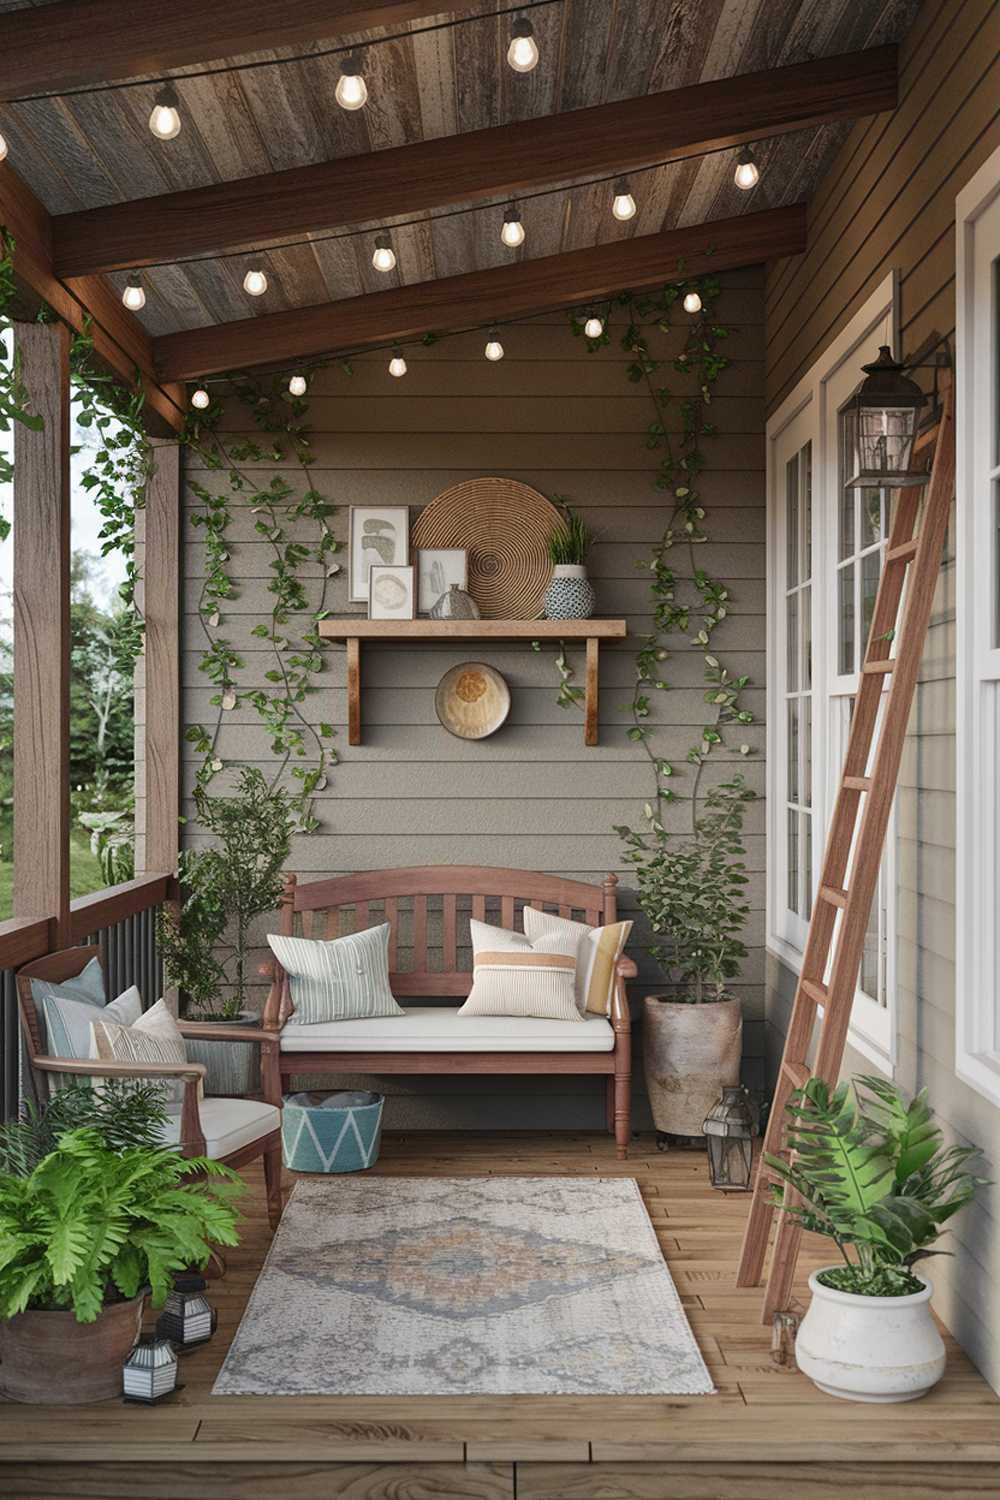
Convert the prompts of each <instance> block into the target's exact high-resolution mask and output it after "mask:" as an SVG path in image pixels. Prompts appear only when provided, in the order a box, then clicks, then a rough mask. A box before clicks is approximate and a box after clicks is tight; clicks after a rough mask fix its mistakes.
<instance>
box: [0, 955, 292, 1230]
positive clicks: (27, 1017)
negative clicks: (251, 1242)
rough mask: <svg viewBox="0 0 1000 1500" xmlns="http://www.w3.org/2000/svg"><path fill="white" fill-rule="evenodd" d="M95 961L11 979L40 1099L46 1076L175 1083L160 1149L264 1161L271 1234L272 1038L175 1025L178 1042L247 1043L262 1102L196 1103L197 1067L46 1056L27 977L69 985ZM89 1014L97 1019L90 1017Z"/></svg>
mask: <svg viewBox="0 0 1000 1500" xmlns="http://www.w3.org/2000/svg"><path fill="white" fill-rule="evenodd" d="M98 956H99V949H97V948H66V949H64V950H63V951H62V952H61V953H49V954H47V955H46V957H45V958H40V959H37V960H36V961H35V962H34V963H30V964H25V966H24V967H23V968H22V969H19V970H18V973H17V999H18V1007H19V1009H20V1014H21V1024H22V1026H23V1028H24V1037H25V1043H26V1046H27V1051H28V1060H29V1063H30V1066H31V1068H32V1070H33V1071H34V1072H35V1074H36V1075H37V1077H38V1079H39V1083H40V1086H41V1090H42V1093H43V1097H44V1096H45V1095H46V1094H47V1092H48V1081H49V1079H50V1078H51V1077H52V1076H59V1075H61V1076H63V1077H67V1076H69V1077H83V1078H90V1077H94V1078H151V1079H156V1078H164V1079H167V1078H179V1079H181V1080H182V1081H183V1084H184V1095H183V1102H182V1105H181V1112H180V1115H179V1116H177V1115H172V1116H171V1118H170V1120H169V1122H168V1126H167V1130H166V1133H165V1135H164V1144H165V1145H171V1146H175V1147H176V1148H177V1150H178V1151H179V1152H180V1153H181V1155H182V1156H211V1157H213V1158H214V1159H215V1160H217V1161H221V1162H222V1163H223V1164H224V1165H225V1166H227V1167H233V1168H238V1167H243V1166H246V1165H247V1163H248V1162H251V1161H255V1160H256V1159H257V1157H258V1156H260V1157H263V1160H264V1183H265V1187H266V1192H267V1216H268V1219H269V1220H270V1223H271V1227H272V1229H276V1228H277V1227H278V1220H279V1219H280V1218H281V1079H280V1076H279V1072H278V1036H277V1034H276V1033H275V1032H270V1031H265V1030H263V1029H261V1030H257V1029H255V1028H253V1027H249V1026H216V1025H211V1026H208V1025H204V1024H200V1023H198V1022H197V1021H179V1022H178V1026H179V1027H180V1031H181V1034H182V1036H187V1037H203V1038H209V1039H211V1040H215V1041H236V1042H253V1043H255V1044H256V1045H257V1046H259V1047H260V1049H261V1081H262V1085H263V1097H262V1098H258V1097H252V1098H245V1099H230V1098H213V1097H206V1098H203V1099H199V1097H198V1091H199V1090H198V1086H199V1083H201V1081H202V1080H203V1079H204V1077H205V1067H204V1064H202V1063H196V1062H186V1063H147V1062H141V1063H129V1062H105V1061H103V1060H102V1061H97V1060H91V1059H90V1058H80V1059H76V1058H62V1057H50V1056H48V1055H47V1054H46V1053H45V1051H44V1045H43V1027H42V1024H41V1019H40V1016H39V1012H38V1007H37V1006H36V1004H35V1000H34V996H33V994H32V990H31V981H32V980H33V979H47V980H49V981H50V982H52V983H54V984H60V983H63V982H65V981H66V980H67V979H75V978H76V977H77V975H78V974H81V973H82V972H83V970H84V969H85V968H86V966H87V964H88V963H90V961H91V959H93V958H97V957H98ZM96 1014H97V1015H99V1014H100V1012H99V1011H98V1012H97V1013H96Z"/></svg>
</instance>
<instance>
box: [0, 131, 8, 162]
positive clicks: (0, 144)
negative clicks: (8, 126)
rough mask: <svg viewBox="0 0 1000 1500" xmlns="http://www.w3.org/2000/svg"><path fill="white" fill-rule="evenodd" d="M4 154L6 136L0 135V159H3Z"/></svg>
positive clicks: (5, 152)
mask: <svg viewBox="0 0 1000 1500" xmlns="http://www.w3.org/2000/svg"><path fill="white" fill-rule="evenodd" d="M6 155H7V138H6V136H3V135H0V161H3V160H4V158H5V157H6Z"/></svg>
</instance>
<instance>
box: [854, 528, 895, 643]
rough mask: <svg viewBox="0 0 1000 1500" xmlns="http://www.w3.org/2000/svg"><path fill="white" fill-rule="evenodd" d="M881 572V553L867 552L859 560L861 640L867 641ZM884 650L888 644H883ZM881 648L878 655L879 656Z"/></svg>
mask: <svg viewBox="0 0 1000 1500" xmlns="http://www.w3.org/2000/svg"><path fill="white" fill-rule="evenodd" d="M881 571H882V554H881V552H867V553H866V554H865V556H864V557H863V558H862V559H861V639H862V640H863V641H867V639H868V629H869V626H870V625H871V622H872V613H873V611H874V609H875V595H876V593H877V592H878V579H879V574H880V573H881ZM883 644H884V645H885V647H886V650H888V648H889V642H888V641H886V642H883ZM881 654H882V651H881V647H880V648H879V651H878V655H880V656H881Z"/></svg>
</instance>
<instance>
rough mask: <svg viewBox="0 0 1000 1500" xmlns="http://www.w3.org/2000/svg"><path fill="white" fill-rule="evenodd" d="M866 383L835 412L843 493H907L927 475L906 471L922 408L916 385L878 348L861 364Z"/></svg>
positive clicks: (886, 349)
mask: <svg viewBox="0 0 1000 1500" xmlns="http://www.w3.org/2000/svg"><path fill="white" fill-rule="evenodd" d="M861 368H862V369H863V370H864V372H865V379H864V380H863V381H862V382H861V384H860V385H859V386H858V388H857V390H856V391H855V393H854V395H853V396H852V397H851V399H850V401H849V402H848V403H847V405H846V406H845V407H844V408H843V410H842V411H841V413H840V420H841V438H842V442H843V445H844V472H845V473H846V474H847V475H848V476H849V478H848V479H847V480H846V481H845V488H847V489H880V488H882V487H885V488H888V489H909V488H911V487H912V486H913V485H916V484H926V483H927V475H926V474H924V473H922V472H916V473H915V472H914V471H913V470H911V468H910V460H911V458H912V456H913V442H914V439H915V438H916V435H917V424H918V421H919V418H920V411H921V408H922V407H923V404H924V393H923V391H922V390H921V389H920V387H919V385H917V383H916V381H915V380H911V379H910V378H909V376H908V375H904V374H903V366H902V365H901V364H900V363H899V361H898V360H895V359H893V357H892V350H891V349H890V348H889V346H888V344H883V345H882V347H881V349H880V350H879V352H878V359H876V360H873V361H872V363H871V364H869V365H862V367H861Z"/></svg>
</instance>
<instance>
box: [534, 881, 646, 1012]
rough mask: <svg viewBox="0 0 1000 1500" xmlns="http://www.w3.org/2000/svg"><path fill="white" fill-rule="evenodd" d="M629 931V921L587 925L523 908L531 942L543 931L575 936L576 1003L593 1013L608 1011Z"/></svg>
mask: <svg viewBox="0 0 1000 1500" xmlns="http://www.w3.org/2000/svg"><path fill="white" fill-rule="evenodd" d="M631 931H632V923H631V922H611V923H609V924H608V926H606V927H590V926H588V925H587V923H586V922H571V921H570V920H569V919H568V918H567V917H554V916H553V915H552V913H551V912H547V911H539V910H538V909H537V908H536V907H534V906H526V907H525V908H524V933H525V936H526V937H528V938H530V939H531V940H532V941H534V940H535V938H537V937H540V936H541V934H542V933H543V932H558V933H565V935H566V937H567V938H570V937H575V939H576V942H577V945H578V946H577V959H576V1003H577V1007H578V1009H579V1010H582V1011H589V1012H591V1013H592V1014H593V1015H598V1016H609V1015H610V1014H611V997H612V995H613V994H614V988H615V964H616V963H617V962H618V960H619V959H620V958H621V956H622V953H623V951H624V948H625V944H626V943H627V942H628V939H629V933H630V932H631Z"/></svg>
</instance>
